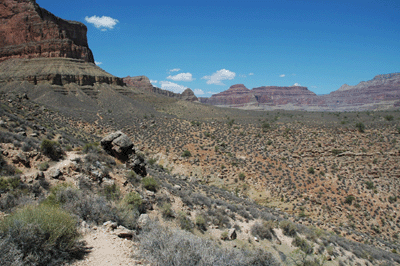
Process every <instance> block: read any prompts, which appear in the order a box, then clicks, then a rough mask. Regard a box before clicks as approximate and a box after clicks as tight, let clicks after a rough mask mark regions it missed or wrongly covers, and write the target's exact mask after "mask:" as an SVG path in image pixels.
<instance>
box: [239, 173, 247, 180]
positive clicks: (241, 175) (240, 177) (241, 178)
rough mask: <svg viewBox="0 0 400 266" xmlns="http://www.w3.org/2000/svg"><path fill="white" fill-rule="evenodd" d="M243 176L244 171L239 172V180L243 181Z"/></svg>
mask: <svg viewBox="0 0 400 266" xmlns="http://www.w3.org/2000/svg"><path fill="white" fill-rule="evenodd" d="M245 177H246V175H245V174H244V173H239V179H240V180H241V181H244V179H245Z"/></svg>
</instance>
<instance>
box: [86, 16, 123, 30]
mask: <svg viewBox="0 0 400 266" xmlns="http://www.w3.org/2000/svg"><path fill="white" fill-rule="evenodd" d="M85 20H86V22H88V23H91V24H93V25H94V26H95V27H96V28H98V29H101V31H106V30H107V29H110V30H112V29H113V28H114V27H115V25H117V23H118V22H119V21H118V19H114V18H111V17H107V16H102V17H98V16H92V17H85Z"/></svg>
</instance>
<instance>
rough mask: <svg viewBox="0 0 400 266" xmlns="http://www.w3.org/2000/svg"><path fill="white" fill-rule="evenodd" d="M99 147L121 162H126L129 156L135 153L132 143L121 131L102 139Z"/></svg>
mask: <svg viewBox="0 0 400 266" xmlns="http://www.w3.org/2000/svg"><path fill="white" fill-rule="evenodd" d="M101 146H102V147H103V149H104V150H105V151H106V152H107V153H108V154H110V155H112V156H114V157H116V158H118V159H120V160H121V161H127V160H128V159H129V156H130V155H131V154H134V153H135V150H134V149H133V143H132V141H131V140H130V139H129V137H128V136H127V135H125V134H124V133H122V132H121V131H117V132H114V133H111V134H109V135H108V136H106V137H105V138H103V139H102V140H101Z"/></svg>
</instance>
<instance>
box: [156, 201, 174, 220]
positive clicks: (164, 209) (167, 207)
mask: <svg viewBox="0 0 400 266" xmlns="http://www.w3.org/2000/svg"><path fill="white" fill-rule="evenodd" d="M160 211H161V214H162V216H163V217H164V218H173V217H175V214H174V211H173V210H172V208H171V204H170V203H167V202H165V203H164V204H163V205H162V206H161V207H160Z"/></svg>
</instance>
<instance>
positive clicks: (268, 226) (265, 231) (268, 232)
mask: <svg viewBox="0 0 400 266" xmlns="http://www.w3.org/2000/svg"><path fill="white" fill-rule="evenodd" d="M273 229H274V223H273V222H272V221H267V222H263V223H262V224H260V223H258V222H257V223H255V224H254V225H253V226H252V227H251V234H252V235H253V236H257V237H259V238H260V239H272V236H273V235H274V231H273Z"/></svg>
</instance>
